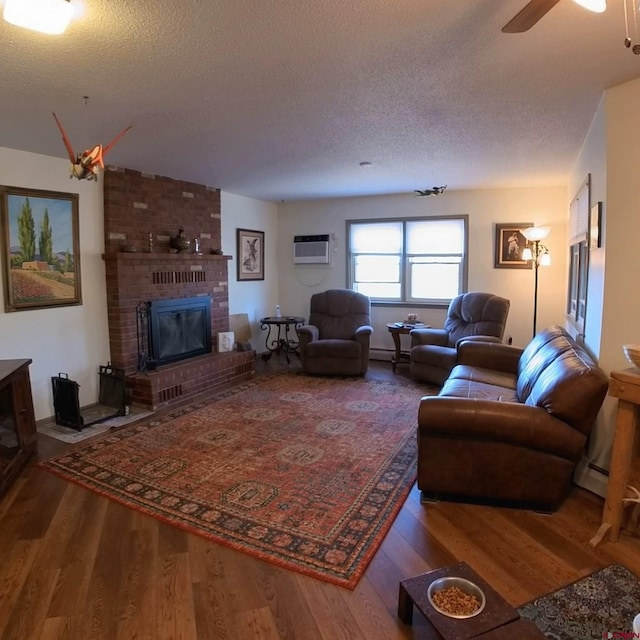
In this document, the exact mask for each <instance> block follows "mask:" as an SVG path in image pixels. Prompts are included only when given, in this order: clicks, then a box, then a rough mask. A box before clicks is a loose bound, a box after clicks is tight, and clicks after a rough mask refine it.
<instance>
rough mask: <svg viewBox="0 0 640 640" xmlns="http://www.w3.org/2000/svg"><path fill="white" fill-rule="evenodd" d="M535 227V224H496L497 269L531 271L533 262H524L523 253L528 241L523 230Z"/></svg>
mask: <svg viewBox="0 0 640 640" xmlns="http://www.w3.org/2000/svg"><path fill="white" fill-rule="evenodd" d="M532 226H533V222H508V223H498V224H496V244H495V249H494V259H495V262H494V266H495V268H496V269H531V260H524V259H523V257H522V252H523V251H524V248H525V247H526V246H527V239H526V238H525V237H524V236H523V235H522V231H521V230H522V229H527V228H529V227H532Z"/></svg>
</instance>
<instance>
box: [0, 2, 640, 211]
mask: <svg viewBox="0 0 640 640" xmlns="http://www.w3.org/2000/svg"><path fill="white" fill-rule="evenodd" d="M79 1H80V0H73V2H74V4H75V3H77V2H79ZM526 2H527V0H503V1H501V2H496V0H455V1H452V0H347V1H345V0H322V1H319V0H313V1H312V0H182V1H181V2H178V1H177V0H135V1H131V0H110V1H109V2H100V1H99V0H84V16H82V17H81V18H79V19H77V20H76V21H75V22H74V23H73V24H72V25H71V27H70V28H69V29H68V30H67V33H66V34H65V35H63V36H45V35H39V34H36V33H33V32H30V31H26V30H24V29H20V28H18V27H14V26H12V25H9V24H7V23H5V22H4V21H2V20H0V106H1V108H2V117H1V118H0V146H3V147H9V148H14V149H21V150H25V151H32V152H36V153H42V154H46V155H52V156H58V157H66V151H65V148H64V145H63V142H62V139H61V136H60V134H59V132H58V129H57V127H56V125H55V122H54V120H53V117H52V116H51V112H52V111H55V112H56V114H57V115H58V117H59V118H60V120H61V121H62V123H63V125H64V126H65V128H66V130H67V133H68V134H69V137H70V139H71V142H72V144H73V145H74V147H75V150H76V151H82V150H84V149H85V148H87V147H91V146H93V145H94V144H97V143H102V144H107V143H108V142H109V141H110V140H111V138H113V137H114V136H115V135H116V133H118V132H119V131H120V130H122V129H123V128H125V127H126V126H128V125H133V128H132V129H131V131H129V133H127V135H126V136H125V137H124V138H122V140H121V141H120V142H118V144H117V145H116V146H115V147H114V148H113V150H112V151H111V152H110V153H109V155H108V156H107V163H108V164H115V165H120V166H123V167H128V168H131V169H137V170H140V171H146V172H151V173H157V174H160V175H164V176H169V177H173V178H178V179H185V180H190V181H193V182H198V183H202V184H207V185H210V186H213V187H220V188H221V189H223V190H225V191H229V192H231V193H235V194H239V195H245V196H249V197H253V198H259V199H264V200H273V201H280V200H292V199H307V198H321V197H331V196H349V195H365V194H385V193H399V192H411V191H412V190H413V189H424V188H427V187H432V186H434V185H441V184H446V185H448V187H449V189H468V188H499V187H516V186H546V185H558V184H565V183H566V181H567V177H568V172H569V170H570V167H571V164H572V162H573V160H574V159H575V156H576V154H577V152H578V151H579V148H580V145H581V143H582V141H583V139H584V136H585V134H586V132H587V129H588V127H589V124H590V122H591V119H592V117H593V115H594V112H595V110H596V107H597V104H598V101H599V100H600V97H601V95H602V92H603V91H604V90H605V89H607V88H610V87H612V86H615V85H617V84H620V83H621V82H624V81H627V80H630V79H633V78H636V77H639V76H640V55H638V56H636V55H634V54H633V53H632V51H631V50H630V49H625V47H624V46H623V40H624V37H625V24H624V12H623V3H622V1H621V0H610V1H609V5H610V6H609V8H608V10H607V11H606V13H604V14H593V13H590V12H588V11H585V10H584V9H581V8H580V7H579V6H577V5H576V4H575V3H574V2H572V1H571V0H561V2H560V3H559V4H558V5H557V6H556V7H555V8H554V9H552V10H551V12H550V13H548V14H547V15H546V16H545V17H544V18H543V19H542V20H541V21H540V22H539V23H538V24H537V25H536V26H535V27H534V28H533V29H531V30H530V31H529V32H527V33H524V34H503V33H501V31H500V29H501V28H502V26H503V25H504V24H505V23H506V22H508V21H509V19H511V18H512V17H513V16H514V15H515V14H516V13H517V12H518V11H519V10H520V9H521V8H522V7H523V6H524V5H525V4H526ZM1 3H2V0H0V4H1ZM633 4H635V0H634V1H633ZM632 29H633V22H632ZM631 37H632V40H633V42H634V44H635V43H636V42H638V41H639V40H638V37H637V35H636V33H635V31H633V30H632V33H631ZM85 95H86V96H89V100H88V102H87V104H86V105H85V101H84V99H83V96H85ZM362 161H368V162H371V163H373V166H372V167H369V168H362V167H360V166H359V163H360V162H362ZM0 181H1V177H0Z"/></svg>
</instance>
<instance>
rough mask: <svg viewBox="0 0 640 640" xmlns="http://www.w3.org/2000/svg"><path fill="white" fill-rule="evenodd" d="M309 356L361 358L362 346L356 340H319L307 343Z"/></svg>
mask: <svg viewBox="0 0 640 640" xmlns="http://www.w3.org/2000/svg"><path fill="white" fill-rule="evenodd" d="M306 349H307V358H356V359H357V358H360V354H361V347H360V343H359V342H355V341H354V340H318V341H317V342H310V343H309V344H308V345H307V348H306Z"/></svg>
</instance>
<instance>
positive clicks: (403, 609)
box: [398, 583, 413, 624]
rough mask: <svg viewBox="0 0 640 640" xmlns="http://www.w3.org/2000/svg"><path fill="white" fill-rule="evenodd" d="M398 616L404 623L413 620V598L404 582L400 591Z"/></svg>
mask: <svg viewBox="0 0 640 640" xmlns="http://www.w3.org/2000/svg"><path fill="white" fill-rule="evenodd" d="M398 617H399V618H400V620H402V622H404V624H411V623H412V622H413V599H412V598H411V596H410V595H409V594H408V593H407V590H406V589H405V588H404V586H403V585H402V583H400V592H399V593H398Z"/></svg>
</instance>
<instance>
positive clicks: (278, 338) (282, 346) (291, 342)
mask: <svg viewBox="0 0 640 640" xmlns="http://www.w3.org/2000/svg"><path fill="white" fill-rule="evenodd" d="M303 324H304V318H301V317H300V316H282V317H281V318H276V317H275V316H267V317H266V318H260V328H261V329H263V330H265V331H266V330H268V333H267V337H266V339H265V343H264V344H265V347H267V352H266V353H263V354H262V359H263V360H269V358H271V356H272V355H273V354H274V353H275V354H276V355H277V356H279V355H280V354H281V353H284V355H285V358H286V359H287V364H289V362H290V360H289V354H290V353H295V354H296V355H297V356H298V357H300V353H299V352H298V346H299V344H300V341H299V340H298V334H297V332H296V331H295V329H296V327H299V326H301V325H303Z"/></svg>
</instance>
